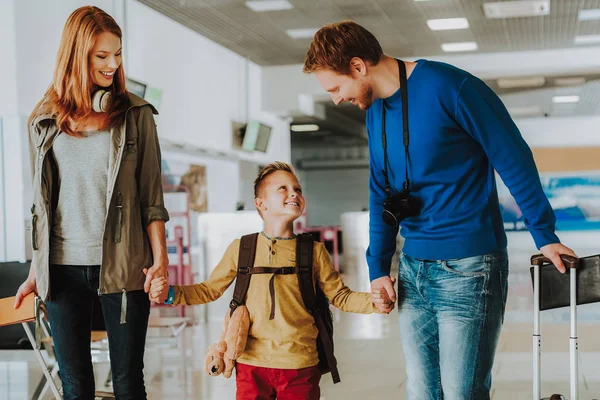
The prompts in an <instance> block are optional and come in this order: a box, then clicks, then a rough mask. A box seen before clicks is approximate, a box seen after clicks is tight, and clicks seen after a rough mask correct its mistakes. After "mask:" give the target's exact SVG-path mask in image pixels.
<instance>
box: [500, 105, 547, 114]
mask: <svg viewBox="0 0 600 400" xmlns="http://www.w3.org/2000/svg"><path fill="white" fill-rule="evenodd" d="M508 112H509V113H510V115H512V116H513V117H530V116H534V115H540V114H541V113H542V107H540V106H537V105H535V106H523V107H508Z"/></svg>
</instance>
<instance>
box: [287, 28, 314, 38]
mask: <svg viewBox="0 0 600 400" xmlns="http://www.w3.org/2000/svg"><path fill="white" fill-rule="evenodd" d="M318 30H319V28H303V29H288V30H286V31H285V33H287V35H288V36H289V37H291V38H292V39H312V37H313V36H315V33H317V31H318Z"/></svg>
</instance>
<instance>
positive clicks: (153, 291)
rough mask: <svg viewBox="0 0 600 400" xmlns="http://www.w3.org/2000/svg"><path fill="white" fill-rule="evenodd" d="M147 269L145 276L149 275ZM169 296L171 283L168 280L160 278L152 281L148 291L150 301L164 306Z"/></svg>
mask: <svg viewBox="0 0 600 400" xmlns="http://www.w3.org/2000/svg"><path fill="white" fill-rule="evenodd" d="M147 271H148V270H147V269H145V268H144V274H146V273H147ZM168 295H169V282H168V281H167V278H165V277H163V276H161V277H158V278H154V279H152V281H151V282H150V289H149V291H148V297H150V301H152V302H154V303H157V304H162V303H164V302H165V300H166V299H167V297H168Z"/></svg>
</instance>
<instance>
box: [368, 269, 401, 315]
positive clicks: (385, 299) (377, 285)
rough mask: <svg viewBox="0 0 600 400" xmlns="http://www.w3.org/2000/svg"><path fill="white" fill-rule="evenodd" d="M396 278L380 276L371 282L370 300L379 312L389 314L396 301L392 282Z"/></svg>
mask: <svg viewBox="0 0 600 400" xmlns="http://www.w3.org/2000/svg"><path fill="white" fill-rule="evenodd" d="M395 282H396V278H392V277H389V276H382V277H381V278H378V279H375V280H374V281H373V282H371V300H372V301H373V304H375V306H376V307H377V309H378V310H379V312H381V313H384V314H389V313H390V312H391V311H392V310H393V309H394V305H395V303H396V291H395V290H394V283H395Z"/></svg>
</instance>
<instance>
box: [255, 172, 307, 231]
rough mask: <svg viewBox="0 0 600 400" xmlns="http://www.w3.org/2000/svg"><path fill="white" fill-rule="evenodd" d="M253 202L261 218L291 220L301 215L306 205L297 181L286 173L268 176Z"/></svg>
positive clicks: (275, 173)
mask: <svg viewBox="0 0 600 400" xmlns="http://www.w3.org/2000/svg"><path fill="white" fill-rule="evenodd" d="M254 202H255V204H256V207H257V208H258V209H259V210H260V211H261V213H262V215H263V218H267V217H286V216H287V217H292V218H293V219H292V220H295V219H296V218H298V217H300V216H301V215H302V213H303V212H304V207H305V204H306V203H305V201H304V196H302V187H301V186H300V183H299V182H298V179H297V178H296V176H295V175H294V174H291V173H289V172H286V171H275V172H273V173H272V174H270V175H268V176H267V177H266V178H265V180H264V181H263V182H262V185H261V189H260V193H259V196H258V197H257V198H256V199H255V200H254Z"/></svg>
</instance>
